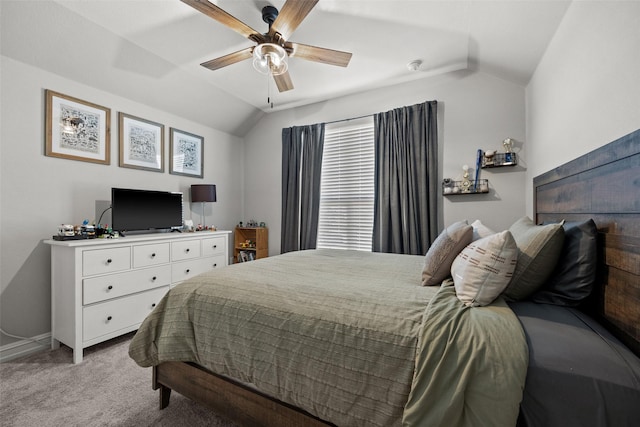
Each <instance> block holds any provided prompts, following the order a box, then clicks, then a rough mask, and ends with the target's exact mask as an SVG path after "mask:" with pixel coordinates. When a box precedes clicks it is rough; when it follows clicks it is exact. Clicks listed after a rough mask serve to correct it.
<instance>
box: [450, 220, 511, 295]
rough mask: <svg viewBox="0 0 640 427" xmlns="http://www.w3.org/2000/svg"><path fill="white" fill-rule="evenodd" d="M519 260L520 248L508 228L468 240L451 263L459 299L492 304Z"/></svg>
mask: <svg viewBox="0 0 640 427" xmlns="http://www.w3.org/2000/svg"><path fill="white" fill-rule="evenodd" d="M517 261H518V248H517V246H516V242H515V241H514V240H513V236H511V233H510V232H509V231H502V232H500V233H495V234H492V235H491V236H488V237H483V238H481V239H479V240H476V241H475V242H473V243H471V244H469V245H468V246H467V247H466V248H464V249H463V250H462V252H460V254H459V255H458V256H457V257H456V259H455V260H454V261H453V264H452V265H451V276H452V277H453V283H454V284H455V288H456V295H457V297H458V299H459V300H460V301H462V302H463V303H464V304H465V305H468V306H470V307H476V306H484V305H489V304H491V303H492V302H493V300H495V299H496V298H497V297H498V296H499V295H500V294H501V293H502V291H504V289H505V288H506V287H507V285H508V284H509V281H510V280H511V276H512V274H513V271H514V269H515V267H516V263H517Z"/></svg>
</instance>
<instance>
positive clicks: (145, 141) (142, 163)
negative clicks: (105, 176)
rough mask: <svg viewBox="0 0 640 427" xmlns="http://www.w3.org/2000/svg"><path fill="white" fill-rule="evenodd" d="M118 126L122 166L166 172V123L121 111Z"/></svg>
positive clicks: (120, 163)
mask: <svg viewBox="0 0 640 427" xmlns="http://www.w3.org/2000/svg"><path fill="white" fill-rule="evenodd" d="M118 127H119V134H118V135H119V145H120V161H119V165H120V167H123V168H133V169H141V170H147V171H153V172H164V125H162V124H160V123H156V122H152V121H150V120H145V119H141V118H140V117H135V116H131V115H129V114H125V113H122V112H120V113H118Z"/></svg>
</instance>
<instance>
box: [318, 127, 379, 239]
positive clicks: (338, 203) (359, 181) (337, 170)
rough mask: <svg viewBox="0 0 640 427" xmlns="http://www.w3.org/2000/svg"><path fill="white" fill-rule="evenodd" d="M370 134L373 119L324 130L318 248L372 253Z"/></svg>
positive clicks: (371, 147)
mask: <svg viewBox="0 0 640 427" xmlns="http://www.w3.org/2000/svg"><path fill="white" fill-rule="evenodd" d="M373 134H374V132H373V117H367V118H366V119H359V120H358V121H357V122H355V121H349V122H340V123H337V124H334V125H327V127H326V128H325V136H324V150H323V155H322V178H321V183H320V216H319V219H318V221H319V223H318V242H317V247H318V248H327V249H355V250H361V251H371V239H372V233H373V202H374V160H375V159H374V154H375V153H374V138H373Z"/></svg>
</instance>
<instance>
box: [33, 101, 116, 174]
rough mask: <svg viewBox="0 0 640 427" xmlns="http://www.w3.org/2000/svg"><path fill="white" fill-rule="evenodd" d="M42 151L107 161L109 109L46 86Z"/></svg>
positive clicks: (86, 159) (71, 158)
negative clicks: (43, 147) (43, 149)
mask: <svg viewBox="0 0 640 427" xmlns="http://www.w3.org/2000/svg"><path fill="white" fill-rule="evenodd" d="M45 121H46V123H45V127H46V130H45V132H46V134H45V155H46V156H50V157H59V158H62V159H70V160H81V161H84V162H92V163H100V164H103V165H108V164H110V162H111V145H110V139H111V134H110V123H111V110H110V109H109V108H106V107H103V106H101V105H97V104H93V103H91V102H87V101H83V100H81V99H78V98H74V97H72V96H67V95H63V94H61V93H58V92H54V91H52V90H49V89H47V90H45Z"/></svg>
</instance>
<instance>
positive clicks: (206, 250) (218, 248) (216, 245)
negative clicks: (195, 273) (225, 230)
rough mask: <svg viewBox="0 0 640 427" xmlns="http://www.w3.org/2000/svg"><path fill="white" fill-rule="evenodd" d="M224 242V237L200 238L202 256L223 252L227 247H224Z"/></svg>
mask: <svg viewBox="0 0 640 427" xmlns="http://www.w3.org/2000/svg"><path fill="white" fill-rule="evenodd" d="M224 242H225V238H224V237H211V238H208V239H202V256H213V255H218V254H224V253H225V251H226V249H227V248H225V247H224Z"/></svg>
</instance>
